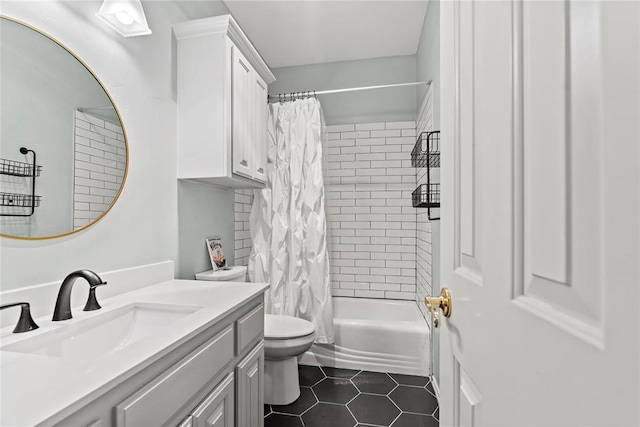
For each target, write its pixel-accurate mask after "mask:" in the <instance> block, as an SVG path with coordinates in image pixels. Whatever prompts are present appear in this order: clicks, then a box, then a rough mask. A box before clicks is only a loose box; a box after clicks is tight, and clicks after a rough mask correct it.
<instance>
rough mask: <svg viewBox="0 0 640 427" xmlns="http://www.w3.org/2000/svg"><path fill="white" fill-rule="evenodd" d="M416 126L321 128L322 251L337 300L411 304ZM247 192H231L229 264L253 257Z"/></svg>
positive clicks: (250, 195)
mask: <svg viewBox="0 0 640 427" xmlns="http://www.w3.org/2000/svg"><path fill="white" fill-rule="evenodd" d="M415 126H416V124H415V122H413V121H407V122H386V123H385V122H381V123H361V124H348V125H334V126H327V132H328V138H327V141H326V145H325V146H324V151H323V156H324V158H323V160H324V164H323V169H324V181H325V205H326V213H327V229H328V233H327V234H328V235H327V245H328V247H329V254H330V266H331V288H332V293H333V295H335V296H347V297H366V298H386V299H404V300H413V299H415V298H416V245H417V243H418V240H417V238H416V228H417V227H416V209H414V208H413V207H412V206H411V192H412V191H413V190H414V189H415V187H416V172H415V169H414V168H412V167H411V150H412V149H413V146H414V144H415V139H416V138H415V136H416V129H415ZM252 202H253V191H252V190H236V192H235V234H236V237H235V264H236V265H247V263H248V260H249V254H250V252H251V235H250V231H249V213H250V212H251V203H252Z"/></svg>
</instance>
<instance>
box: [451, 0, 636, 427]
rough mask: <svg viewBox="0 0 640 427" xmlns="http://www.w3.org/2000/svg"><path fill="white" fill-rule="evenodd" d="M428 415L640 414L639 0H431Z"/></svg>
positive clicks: (501, 418)
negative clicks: (446, 300)
mask: <svg viewBox="0 0 640 427" xmlns="http://www.w3.org/2000/svg"><path fill="white" fill-rule="evenodd" d="M440 7H441V21H440V28H441V61H442V62H441V79H442V86H441V88H442V92H441V108H442V114H441V117H442V134H441V137H442V144H441V145H442V174H443V182H442V210H441V218H442V220H441V221H442V222H441V225H442V244H441V248H442V252H441V257H442V258H441V260H442V264H441V266H442V272H441V278H442V280H441V282H442V286H444V287H448V288H450V290H451V293H452V297H453V310H452V315H451V317H450V318H449V319H446V320H445V321H443V322H442V330H441V333H442V342H441V360H440V363H441V383H440V392H441V393H440V396H441V408H440V420H441V423H442V425H443V426H450V425H455V426H459V425H465V426H467V425H469V426H471V425H487V426H499V425H502V426H522V425H531V426H591V425H599V426H614V425H624V426H637V425H639V424H640V392H639V387H640V346H639V343H638V342H639V340H640V326H639V325H640V316H639V314H638V313H639V312H640V309H639V307H638V303H639V299H640V292H639V288H640V272H639V264H640V249H639V247H640V207H639V206H640V173H639V171H640V125H639V123H640V95H639V93H640V65H639V64H640V58H639V57H640V30H639V29H640V2H638V1H628V2H624V1H623V2H615V1H602V2H590V1H525V2H522V1H442V2H441V6H440Z"/></svg>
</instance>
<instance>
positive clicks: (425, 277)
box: [416, 86, 440, 319]
mask: <svg viewBox="0 0 640 427" xmlns="http://www.w3.org/2000/svg"><path fill="white" fill-rule="evenodd" d="M416 126H417V131H418V135H419V134H420V133H421V132H425V131H431V130H434V129H433V96H432V92H431V86H429V89H428V92H427V94H426V97H425V101H424V103H423V105H422V108H421V109H420V112H419V113H418V120H417V123H416ZM426 173H427V170H426V168H419V169H417V181H418V182H417V185H419V184H424V183H426V181H427V177H426ZM434 174H435V175H432V176H434V178H435V179H436V181H437V182H439V176H440V175H439V170H436V171H435V172H434ZM416 211H417V216H418V218H417V219H418V221H417V247H416V254H417V263H416V266H417V275H416V287H417V292H416V303H417V304H418V307H419V308H420V311H422V315H423V316H424V317H425V318H426V319H429V314H428V312H427V308H426V307H425V305H424V298H425V297H426V296H430V295H431V292H432V287H433V233H432V231H433V224H432V222H431V221H429V218H428V216H427V210H426V209H416ZM432 213H435V214H436V215H439V209H436V210H432Z"/></svg>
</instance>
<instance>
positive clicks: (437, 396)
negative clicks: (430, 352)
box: [431, 375, 440, 402]
mask: <svg viewBox="0 0 640 427" xmlns="http://www.w3.org/2000/svg"><path fill="white" fill-rule="evenodd" d="M431 385H433V391H435V392H436V398H437V399H438V402H440V386H439V385H438V381H437V380H436V377H434V376H433V375H431Z"/></svg>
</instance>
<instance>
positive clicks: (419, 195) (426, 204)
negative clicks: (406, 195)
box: [411, 184, 440, 208]
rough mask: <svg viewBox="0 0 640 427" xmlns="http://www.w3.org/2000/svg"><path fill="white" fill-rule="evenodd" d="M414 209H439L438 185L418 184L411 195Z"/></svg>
mask: <svg viewBox="0 0 640 427" xmlns="http://www.w3.org/2000/svg"><path fill="white" fill-rule="evenodd" d="M411 203H412V204H413V207H414V208H439V207H440V184H420V185H418V188H416V189H415V190H413V193H411Z"/></svg>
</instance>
